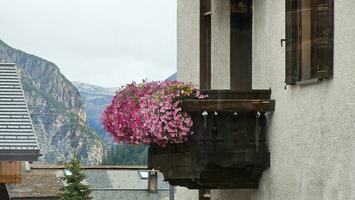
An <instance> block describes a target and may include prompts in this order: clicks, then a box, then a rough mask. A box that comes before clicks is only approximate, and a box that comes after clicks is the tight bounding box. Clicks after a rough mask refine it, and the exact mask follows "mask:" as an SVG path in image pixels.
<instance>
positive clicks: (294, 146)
mask: <svg viewBox="0 0 355 200" xmlns="http://www.w3.org/2000/svg"><path fill="white" fill-rule="evenodd" d="M217 1H218V0H214V2H213V3H212V7H213V8H212V49H213V50H212V69H213V72H212V86H213V88H228V86H229V84H228V82H229V80H228V79H226V77H228V78H229V69H228V68H229V54H228V51H229V48H228V46H229V45H226V43H229V34H230V33H229V32H228V30H227V29H226V28H227V27H228V26H229V17H228V15H226V14H225V13H222V14H221V13H219V12H223V11H224V10H225V9H228V8H227V7H226V5H225V4H224V3H225V2H229V1H228V0H220V1H219V2H217ZM197 2H198V0H178V7H179V11H178V13H179V16H178V19H179V20H186V21H185V22H181V21H180V22H179V23H178V30H179V31H178V37H179V39H178V43H180V42H182V43H181V44H180V46H179V48H178V78H179V79H180V80H184V81H186V80H187V81H191V80H192V81H196V82H198V73H197V74H196V73H195V72H198V67H199V66H198V60H199V55H198V43H197V45H196V42H198V35H197V34H198V25H196V24H198V21H196V20H197V19H198V3H197ZM187 4H188V5H189V6H187ZM191 4H193V5H192V6H191ZM354 7H355V2H354V1H335V38H334V43H335V47H334V63H335V64H334V78H333V79H331V80H325V81H323V82H319V83H314V84H308V85H295V86H288V87H287V89H286V90H285V89H284V86H285V84H284V80H285V78H284V77H285V48H284V47H281V46H280V39H282V38H285V0H255V1H254V19H253V20H254V22H253V88H254V89H265V88H269V87H270V88H271V89H272V98H273V99H275V100H276V110H275V112H274V113H273V114H271V115H269V119H270V121H269V122H270V123H269V131H268V140H269V148H270V152H271V167H270V169H269V170H267V171H266V172H264V174H263V177H262V179H261V180H260V187H259V189H258V190H213V191H212V193H211V194H212V199H213V200H217V199H218V200H232V199H233V200H286V199H287V200H348V199H355V194H354V192H352V191H355V184H354V183H355V162H354V160H355V153H354V152H355V134H354V133H355V123H354V122H355V38H354V37H353V35H354V33H355V23H354V22H353V19H355V12H354ZM190 15H193V16H195V17H196V16H197V18H192V22H193V24H192V22H191V19H190ZM187 18H189V19H187ZM182 25H183V26H182ZM187 27H189V28H193V32H194V34H193V35H191V34H184V33H182V32H181V31H182V30H184V29H186V28H187ZM218 35H221V37H220V38H219V37H218ZM219 42H220V44H221V46H219V49H217V46H218V45H219ZM182 44H184V45H185V46H182ZM222 44H223V45H224V47H222ZM223 49H224V50H223ZM190 52H193V53H190ZM181 59H184V60H181ZM182 63H184V65H182ZM178 192H179V191H178ZM184 193H185V194H187V193H186V192H184ZM187 196H189V195H187ZM185 197H186V196H185ZM190 197H191V196H190ZM177 199H178V200H180V199H181V200H183V199H187V198H184V197H183V196H181V198H177ZM190 199H191V198H190ZM194 199H198V198H197V196H195V197H194Z"/></svg>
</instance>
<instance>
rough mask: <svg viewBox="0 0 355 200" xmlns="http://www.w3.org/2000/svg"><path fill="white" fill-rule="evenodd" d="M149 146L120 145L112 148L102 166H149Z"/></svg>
mask: <svg viewBox="0 0 355 200" xmlns="http://www.w3.org/2000/svg"><path fill="white" fill-rule="evenodd" d="M147 163H148V146H145V145H128V144H119V145H115V146H113V147H111V149H109V151H108V152H107V154H106V155H105V156H104V158H103V159H102V165H147Z"/></svg>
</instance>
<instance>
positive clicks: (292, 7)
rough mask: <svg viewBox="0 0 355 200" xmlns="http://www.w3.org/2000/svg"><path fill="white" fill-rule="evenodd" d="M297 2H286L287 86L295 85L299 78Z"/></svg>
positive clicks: (298, 17)
mask: <svg viewBox="0 0 355 200" xmlns="http://www.w3.org/2000/svg"><path fill="white" fill-rule="evenodd" d="M298 8H299V1H298V0H286V70H285V72H286V74H285V75H286V77H285V79H286V80H285V83H286V84H287V85H293V84H295V83H296V82H297V81H298V80H299V78H300V76H299V67H298V66H299V61H300V55H301V54H300V52H299V51H300V48H299V47H300V46H299V45H300V44H299V43H300V28H299V20H300V15H299V9H298Z"/></svg>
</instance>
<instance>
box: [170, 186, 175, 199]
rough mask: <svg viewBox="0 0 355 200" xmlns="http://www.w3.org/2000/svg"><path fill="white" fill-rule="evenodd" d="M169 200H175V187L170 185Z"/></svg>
mask: <svg viewBox="0 0 355 200" xmlns="http://www.w3.org/2000/svg"><path fill="white" fill-rule="evenodd" d="M169 200H175V187H174V186H172V185H169Z"/></svg>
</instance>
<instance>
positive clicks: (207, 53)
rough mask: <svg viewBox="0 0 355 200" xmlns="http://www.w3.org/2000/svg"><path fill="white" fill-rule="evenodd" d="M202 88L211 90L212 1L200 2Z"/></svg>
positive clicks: (202, 0) (204, 0) (201, 0)
mask: <svg viewBox="0 0 355 200" xmlns="http://www.w3.org/2000/svg"><path fill="white" fill-rule="evenodd" d="M200 88H201V89H210V88H211V0H200Z"/></svg>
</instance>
